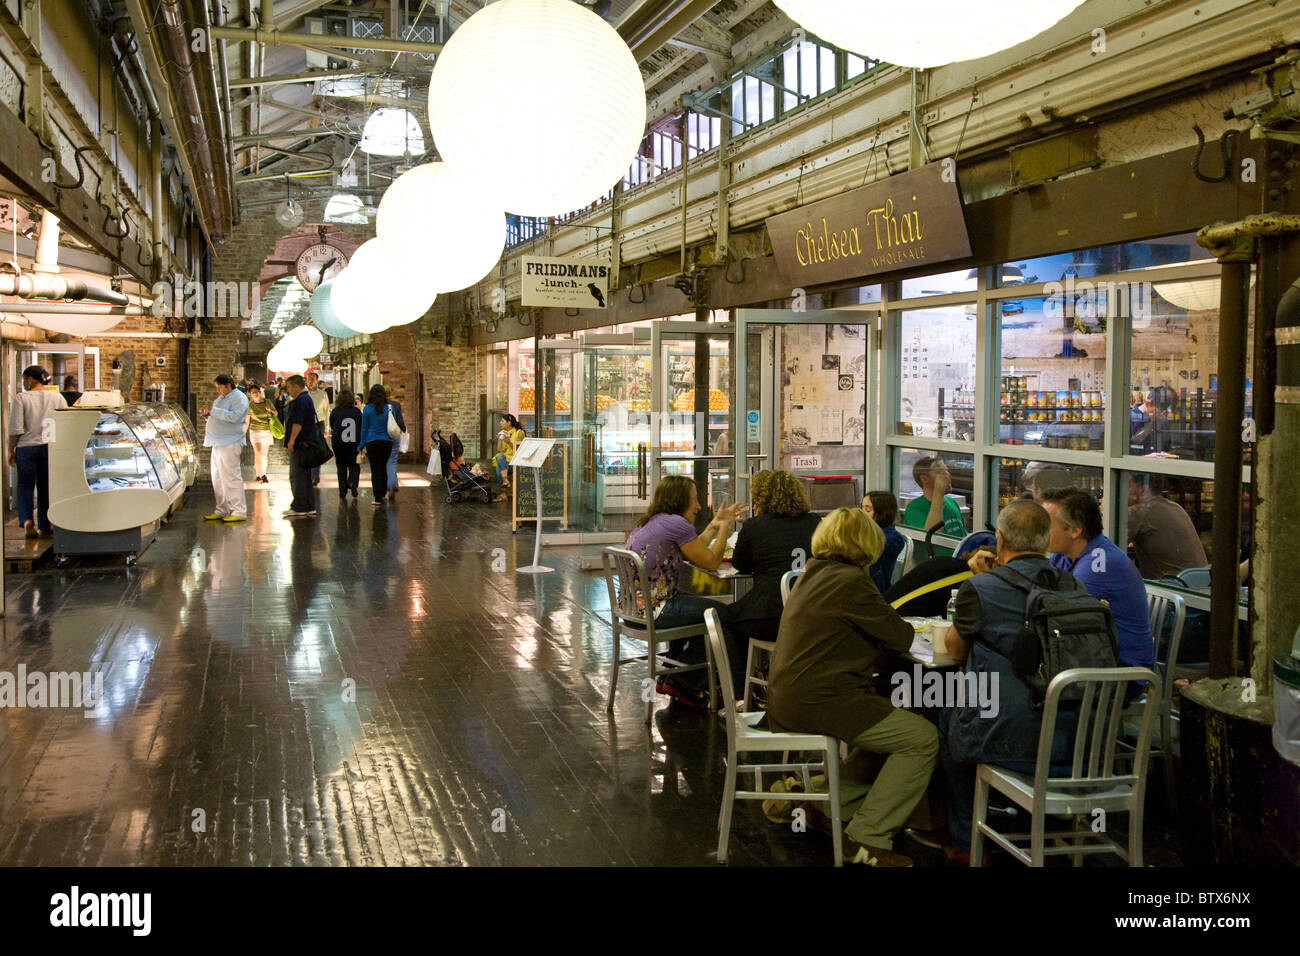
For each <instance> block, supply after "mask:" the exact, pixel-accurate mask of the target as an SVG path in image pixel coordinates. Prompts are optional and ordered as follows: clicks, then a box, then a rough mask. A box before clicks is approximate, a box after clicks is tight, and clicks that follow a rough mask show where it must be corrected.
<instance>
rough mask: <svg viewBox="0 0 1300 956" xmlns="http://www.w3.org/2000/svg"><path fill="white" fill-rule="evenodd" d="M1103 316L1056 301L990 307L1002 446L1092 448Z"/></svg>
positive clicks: (1102, 372)
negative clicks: (996, 340)
mask: <svg viewBox="0 0 1300 956" xmlns="http://www.w3.org/2000/svg"><path fill="white" fill-rule="evenodd" d="M1106 321H1107V320H1106V318H1105V317H1104V316H1102V317H1098V316H1096V315H1095V314H1093V313H1092V312H1091V311H1089V312H1084V311H1083V310H1076V309H1075V308H1074V307H1073V305H1072V304H1070V303H1069V302H1068V301H1067V303H1066V304H1065V306H1064V307H1062V304H1061V300H1060V298H1059V297H1058V298H1051V297H1049V298H1036V299H1016V300H1003V301H1001V302H999V303H998V330H999V335H1000V341H1001V350H1002V366H1001V375H1000V381H999V383H998V384H999V397H1000V401H999V413H998V422H999V431H1000V434H1001V440H1002V442H1003V443H1004V444H1008V445H1042V446H1044V447H1048V448H1069V449H1074V450H1077V451H1086V450H1089V449H1097V450H1099V449H1100V448H1101V447H1102V438H1103V435H1104V433H1105V420H1106V416H1105V410H1106V327H1105V323H1106Z"/></svg>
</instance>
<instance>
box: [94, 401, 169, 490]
mask: <svg viewBox="0 0 1300 956" xmlns="http://www.w3.org/2000/svg"><path fill="white" fill-rule="evenodd" d="M166 431H167V429H166V428H165V426H164V425H163V424H162V423H161V422H159V421H158V419H157V418H156V417H155V415H153V414H151V413H150V410H149V408H148V407H147V406H142V405H128V406H126V407H125V408H122V409H120V410H118V411H115V412H103V413H101V414H100V416H99V421H98V422H97V423H96V425H95V428H94V431H92V432H91V437H90V441H89V442H87V443H86V451H85V466H86V484H87V485H89V486H90V490H91V491H93V492H100V491H109V490H113V489H117V488H158V489H161V490H163V491H166V492H168V494H171V493H172V492H175V491H180V490H182V489H183V488H184V483H183V480H182V478H181V473H180V470H179V469H178V468H177V467H176V463H175V459H174V458H173V455H172V451H171V449H170V447H169V445H168V439H167V437H164V436H165V432H166ZM173 434H174V432H173ZM173 440H175V439H173Z"/></svg>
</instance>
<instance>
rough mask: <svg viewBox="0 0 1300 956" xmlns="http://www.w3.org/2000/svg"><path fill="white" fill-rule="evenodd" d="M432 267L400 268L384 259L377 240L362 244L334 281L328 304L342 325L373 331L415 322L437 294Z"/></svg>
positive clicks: (363, 330) (357, 329) (371, 332)
mask: <svg viewBox="0 0 1300 956" xmlns="http://www.w3.org/2000/svg"><path fill="white" fill-rule="evenodd" d="M432 278H433V277H432V274H431V270H429V269H428V268H427V267H426V268H424V269H422V270H403V269H402V268H401V267H400V266H398V265H397V264H396V263H394V262H392V261H391V260H389V259H387V258H386V257H385V255H384V252H383V250H382V249H381V248H380V246H379V242H378V240H375V239H371V240H370V241H368V242H364V243H362V244H361V245H360V246H359V247H358V248H357V251H356V252H354V253H353V254H352V259H351V261H350V262H349V263H348V267H347V268H346V269H344V270H343V271H342V272H341V273H339V275H338V277H337V278H335V280H334V288H333V290H332V292H331V294H330V304H331V305H332V306H333V308H334V314H335V315H336V316H337V317H338V319H339V321H341V322H342V323H343V324H344V325H346V326H348V327H349V328H352V329H355V330H356V331H358V332H365V333H368V334H374V333H375V332H382V331H383V330H384V329H386V328H388V327H389V326H392V325H405V324H406V323H408V322H414V321H415V320H416V319H418V318H420V316H422V315H424V314H425V313H426V312H428V311H429V307H430V306H432V305H433V300H434V298H435V295H436V293H435V292H434V290H433V287H432V285H431V284H430V282H431V280H432Z"/></svg>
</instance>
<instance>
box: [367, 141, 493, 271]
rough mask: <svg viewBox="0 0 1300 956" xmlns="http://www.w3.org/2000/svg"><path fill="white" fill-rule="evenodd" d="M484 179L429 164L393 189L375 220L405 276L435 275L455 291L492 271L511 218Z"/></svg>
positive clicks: (388, 257) (384, 247)
mask: <svg viewBox="0 0 1300 956" xmlns="http://www.w3.org/2000/svg"><path fill="white" fill-rule="evenodd" d="M479 182H480V181H479V180H477V179H474V178H471V177H469V176H466V175H464V174H463V173H461V172H459V171H458V170H456V169H455V168H454V167H452V166H448V165H447V164H446V163H425V164H424V165H423V166H417V167H415V168H414V169H412V170H410V171H408V172H405V173H403V174H402V175H401V176H399V177H398V178H397V180H396V181H395V182H394V183H393V184H392V185H391V186H389V187H388V190H387V192H385V193H384V198H383V199H382V200H381V201H380V203H379V214H378V216H377V218H376V220H375V223H376V227H377V228H378V230H379V246H380V249H381V250H382V251H383V254H384V257H385V259H386V260H388V261H389V262H391V263H393V264H394V265H395V266H396V267H397V269H398V270H399V271H400V272H402V273H403V274H405V275H411V276H426V275H427V276H429V277H430V278H431V279H432V282H431V283H429V284H430V285H431V286H432V288H433V290H434V291H435V292H455V291H457V290H459V289H464V288H466V287H468V286H471V285H473V284H474V283H475V282H478V281H479V280H480V279H482V278H483V277H484V276H485V275H487V274H488V273H489V272H491V271H492V268H493V267H494V266H495V265H496V264H497V262H498V260H500V258H501V250H502V249H503V248H505V242H506V217H505V213H504V212H502V211H501V209H500V208H499V207H496V208H494V207H493V205H492V202H491V201H490V200H488V199H487V198H486V197H485V196H484V194H483V189H482V188H480V187H479V185H478V183H479Z"/></svg>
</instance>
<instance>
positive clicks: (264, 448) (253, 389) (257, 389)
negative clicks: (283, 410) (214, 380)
mask: <svg viewBox="0 0 1300 956" xmlns="http://www.w3.org/2000/svg"><path fill="white" fill-rule="evenodd" d="M275 417H277V416H276V414H275V408H274V407H273V406H272V405H271V403H270V402H268V401H267V400H266V398H265V396H264V395H263V394H262V386H260V385H250V386H248V443H249V444H250V445H252V446H253V477H254V480H256V481H260V482H263V483H270V480H271V479H270V478H268V477H267V476H266V465H267V462H268V461H269V459H270V457H271V443H272V442H273V441H274V440H275V439H273V438H272V437H271V419H272V418H275Z"/></svg>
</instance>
